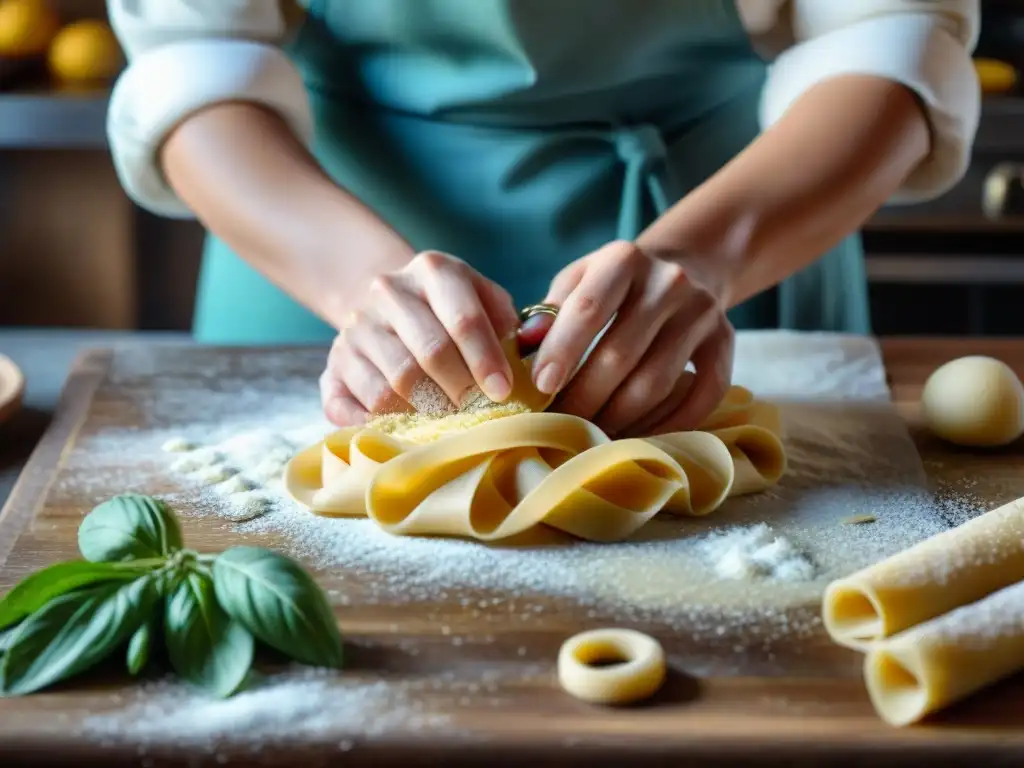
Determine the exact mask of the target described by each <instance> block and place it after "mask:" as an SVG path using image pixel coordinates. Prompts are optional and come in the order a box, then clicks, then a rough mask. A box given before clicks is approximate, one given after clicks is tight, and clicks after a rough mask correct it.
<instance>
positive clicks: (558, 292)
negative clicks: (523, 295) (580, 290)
mask: <svg viewBox="0 0 1024 768" xmlns="http://www.w3.org/2000/svg"><path fill="white" fill-rule="evenodd" d="M586 271H587V260H586V259H578V260H577V261H574V262H572V264H569V265H568V266H566V267H565V268H564V269H563V270H562V271H561V272H559V273H558V274H557V275H555V279H554V280H552V281H551V286H550V287H549V288H548V295H547V296H545V297H544V302H543V303H544V304H550V305H551V306H553V307H560V306H562V305H563V304H564V303H565V300H566V299H567V298H569V294H570V293H572V292H573V291H574V290H576V286H577V285H579V284H580V280H582V279H583V275H584V273H586Z"/></svg>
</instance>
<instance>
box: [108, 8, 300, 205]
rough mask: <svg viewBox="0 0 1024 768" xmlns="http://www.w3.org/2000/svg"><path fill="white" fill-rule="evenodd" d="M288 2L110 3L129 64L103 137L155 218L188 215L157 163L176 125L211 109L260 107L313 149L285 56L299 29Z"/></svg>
mask: <svg viewBox="0 0 1024 768" xmlns="http://www.w3.org/2000/svg"><path fill="white" fill-rule="evenodd" d="M288 2H289V0H284V2H282V3H279V2H276V0H232V1H231V2H227V0H107V10H108V13H109V16H110V22H111V26H112V27H113V29H114V32H115V33H116V35H117V37H118V40H119V41H120V43H121V45H122V47H123V48H124V50H125V53H126V55H127V57H128V62H129V63H128V67H127V69H125V71H124V72H123V73H122V74H121V76H120V77H119V78H118V80H117V82H116V83H115V85H114V90H113V93H112V95H111V100H110V107H109V111H108V115H107V134H108V138H109V140H110V146H111V152H112V154H113V158H114V166H115V168H116V169H117V174H118V177H119V178H120V180H121V184H122V186H123V187H124V189H125V191H126V192H127V194H128V196H129V197H130V198H131V199H132V200H133V201H135V202H136V203H137V204H139V205H140V206H142V207H143V208H146V209H147V210H149V211H152V212H153V213H156V214H158V215H162V216H167V217H176V218H190V217H191V216H192V212H191V211H190V210H189V209H188V207H187V206H186V205H185V204H184V203H183V202H182V201H181V200H180V199H179V198H178V196H177V195H176V194H175V193H174V191H173V190H172V189H171V188H170V186H169V185H168V184H167V182H166V180H165V179H164V176H163V173H162V171H161V169H160V163H159V161H158V157H157V155H158V152H159V149H160V147H161V145H162V144H163V141H164V139H165V138H166V137H167V135H168V133H169V132H170V131H171V130H172V129H173V128H174V127H175V126H176V125H178V124H179V123H180V122H181V121H182V120H184V119H185V118H186V117H188V116H189V115H190V114H193V113H195V112H197V111H198V110H200V109H203V108H204V107H207V106H209V105H211V104H216V103H220V102H225V101H249V102H254V103H257V104H261V105H263V106H265V107H267V108H269V109H272V110H274V111H275V112H277V113H278V114H279V115H281V116H282V117H283V118H284V120H285V121H286V122H287V123H288V125H289V126H291V128H292V130H293V131H294V132H295V134H296V135H297V136H298V137H299V138H300V139H301V140H302V141H303V142H304V143H306V144H307V145H308V144H309V143H311V142H312V139H313V118H312V114H311V112H310V107H309V101H308V96H307V94H306V91H305V88H304V86H303V83H302V78H301V76H300V75H299V72H298V70H297V69H296V68H295V66H294V64H292V62H291V61H290V60H289V59H288V58H287V56H286V55H285V54H284V52H283V51H282V50H281V48H280V44H281V43H282V42H283V41H284V40H285V39H286V38H287V36H288V34H289V33H290V32H291V31H292V29H293V28H294V23H295V20H296V16H295V14H294V12H292V13H289V9H288V8H285V7H284V6H285V5H287V4H288Z"/></svg>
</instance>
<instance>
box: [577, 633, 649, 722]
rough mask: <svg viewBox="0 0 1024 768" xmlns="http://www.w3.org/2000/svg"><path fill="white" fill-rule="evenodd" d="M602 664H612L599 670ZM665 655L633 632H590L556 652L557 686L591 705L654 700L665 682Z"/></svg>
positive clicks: (644, 636) (578, 636) (646, 639)
mask: <svg viewBox="0 0 1024 768" xmlns="http://www.w3.org/2000/svg"><path fill="white" fill-rule="evenodd" d="M602 662H605V663H607V662H612V663H611V664H610V665H609V666H600V665H601V663H602ZM665 674H666V668H665V651H664V650H663V649H662V647H661V644H660V643H659V642H658V641H657V640H655V639H654V638H653V637H650V636H649V635H645V634H643V633H642V632H637V631H636V630H633V629H618V628H612V629H593V630H590V631H588V632H580V633H579V634H578V635H573V636H572V637H570V638H569V639H568V640H566V641H565V642H564V643H563V644H562V648H561V650H560V651H559V652H558V682H559V683H560V684H561V686H562V688H563V689H564V690H565V691H566V693H568V694H570V695H571V696H575V697H576V698H577V699H581V700H582V701H588V702H590V703H592V704H630V703H632V702H635V701H641V700H642V699H646V698H649V697H650V696H653V695H654V693H655V692H657V690H658V689H659V688H661V686H662V683H664V682H665Z"/></svg>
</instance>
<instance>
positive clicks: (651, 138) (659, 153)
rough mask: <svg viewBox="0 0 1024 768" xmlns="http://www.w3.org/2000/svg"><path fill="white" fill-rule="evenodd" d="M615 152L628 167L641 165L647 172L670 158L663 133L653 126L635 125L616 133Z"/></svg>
mask: <svg viewBox="0 0 1024 768" xmlns="http://www.w3.org/2000/svg"><path fill="white" fill-rule="evenodd" d="M615 150H616V151H617V152H618V153H619V159H621V160H622V162H624V163H626V164H627V165H634V164H636V165H639V166H641V167H642V168H643V169H644V170H647V169H648V168H650V167H651V166H652V165H654V164H655V163H658V162H663V161H664V160H665V159H666V158H667V157H668V147H666V146H665V141H664V140H663V139H662V138H661V132H660V131H659V130H658V129H657V128H655V127H654V126H653V125H635V126H630V127H628V128H620V129H618V130H617V131H616V132H615Z"/></svg>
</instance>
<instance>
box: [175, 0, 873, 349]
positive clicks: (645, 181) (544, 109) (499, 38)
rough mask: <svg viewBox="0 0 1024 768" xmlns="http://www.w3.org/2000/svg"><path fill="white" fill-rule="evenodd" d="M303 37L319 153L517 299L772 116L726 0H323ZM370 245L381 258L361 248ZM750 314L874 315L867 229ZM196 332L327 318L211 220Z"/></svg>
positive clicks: (347, 181)
mask: <svg viewBox="0 0 1024 768" xmlns="http://www.w3.org/2000/svg"><path fill="white" fill-rule="evenodd" d="M308 10H309V15H308V20H307V22H306V24H305V25H304V27H303V29H302V31H301V33H300V34H299V36H298V38H297V39H296V41H295V42H294V44H293V46H292V50H291V53H292V55H293V57H294V60H295V61H296V63H297V64H298V66H299V68H300V69H301V70H302V72H303V76H304V79H305V82H306V85H307V87H308V88H309V91H310V93H311V97H312V106H313V110H314V115H315V118H316V124H317V143H316V147H315V153H316V155H317V157H318V159H319V160H320V162H321V163H322V164H323V165H324V167H325V169H326V170H327V172H328V173H329V174H330V175H331V176H332V177H333V178H334V179H335V180H336V181H337V183H338V184H339V185H341V186H343V187H344V188H346V189H348V190H349V191H350V192H351V193H353V194H354V195H356V196H357V197H358V198H360V199H361V200H363V201H364V202H365V203H366V204H368V205H369V206H370V207H371V208H373V209H374V210H376V211H377V212H378V213H379V214H380V215H381V216H382V217H383V218H384V219H385V220H386V221H388V222H389V223H390V224H391V225H392V226H393V227H395V229H396V230H398V231H399V232H400V233H401V234H402V235H403V236H404V237H406V238H407V239H408V240H409V242H411V243H412V244H413V246H414V247H415V248H417V249H435V250H441V251H445V252H447V253H451V254H455V255H457V256H459V257H460V258H462V259H464V260H466V261H467V262H469V263H470V264H472V265H473V266H474V267H475V268H476V269H478V270H479V271H480V272H482V273H483V274H484V275H486V276H487V277H489V278H490V279H492V280H494V281H496V282H497V283H499V284H501V285H503V286H504V287H505V288H506V289H508V290H509V291H510V292H511V293H512V295H513V296H514V298H515V300H516V302H517V303H518V304H519V305H525V304H528V303H533V302H536V301H539V300H540V299H542V298H543V297H544V295H545V293H546V292H547V289H548V285H549V283H550V281H551V279H552V277H554V275H555V274H556V273H557V272H558V271H559V270H560V269H562V268H563V267H564V266H565V265H566V264H568V263H569V262H571V261H573V260H575V259H577V258H579V257H580V256H583V255H585V254H586V253H588V252H590V251H592V250H594V249H596V248H598V247H599V246H601V245H603V244H604V243H606V242H608V241H610V240H613V239H615V238H624V239H633V238H635V237H636V236H637V234H638V233H639V232H640V231H641V230H643V229H644V228H645V227H646V226H647V225H648V224H649V223H650V222H651V221H653V220H654V218H656V217H657V216H658V215H659V214H660V213H661V212H663V211H664V210H665V209H666V208H668V207H669V206H670V205H672V204H673V203H674V202H675V201H676V200H678V199H679V198H680V197H682V196H683V195H685V194H687V193H688V192H689V191H690V190H692V189H693V188H695V187H696V186H697V185H698V184H700V183H701V182H702V181H704V180H705V179H706V178H707V177H708V176H710V175H711V174H713V173H714V172H715V171H717V170H718V169H719V168H721V167H722V165H724V164H725V163H726V162H728V161H729V160H730V159H731V158H732V157H734V156H735V155H736V154H737V153H738V152H740V151H741V150H742V149H743V148H744V147H745V146H746V145H747V144H748V143H749V142H750V141H751V140H752V139H753V138H754V137H755V136H756V135H757V133H758V125H757V106H758V100H759V98H760V93H761V88H762V84H763V82H764V78H765V65H764V63H763V62H762V61H761V60H760V59H759V58H758V57H757V55H756V54H755V53H754V52H753V50H752V48H751V46H750V43H749V40H748V37H747V34H746V32H745V30H744V29H743V26H742V24H741V22H740V20H739V17H738V16H737V14H736V10H735V4H734V2H730V1H729V0H641V2H633V0H597V1H595V0H321V1H318V0H312V2H311V3H310V4H309V9H308ZM366 258H373V255H372V254H366ZM731 318H732V320H733V323H734V324H735V325H736V327H737V328H791V329H800V330H831V331H847V332H855V333H867V332H869V315H868V302H867V282H866V279H865V273H864V265H863V256H862V253H861V249H860V244H859V239H858V238H857V237H850V238H849V239H847V240H846V241H845V242H843V243H842V244H841V245H839V246H838V247H837V248H835V249H833V250H832V251H830V252H829V253H827V254H825V255H824V256H823V257H822V258H821V259H820V260H819V261H817V262H816V263H815V264H814V265H812V266H810V267H808V268H807V269H805V270H804V271H802V272H801V273H799V274H797V275H795V276H793V277H791V278H790V279H788V280H786V281H785V282H784V283H783V284H782V285H780V286H778V287H777V288H774V289H772V290H769V291H766V292H764V293H763V294H761V295H759V296H756V297H754V298H753V299H751V300H750V301H748V302H746V303H745V304H743V305H741V306H739V307H736V308H735V309H734V310H732V312H731ZM194 333H195V335H196V337H197V338H198V339H199V340H200V341H204V342H216V343H226V344H259V343H303V342H317V341H327V340H329V339H330V338H331V337H332V336H333V331H332V329H331V328H330V327H328V326H327V325H326V324H324V323H323V322H321V321H320V320H319V319H317V318H316V317H315V316H314V315H313V314H312V313H310V312H309V311H308V310H306V309H305V308H303V307H302V306H300V305H298V304H297V303H296V302H294V301H293V300H292V299H291V298H289V297H288V296H287V295H286V294H285V293H283V292H282V291H281V290H280V289H278V288H277V287H275V286H274V285H273V284H272V283H270V282H269V281H268V280H266V279H265V278H264V277H262V276H261V275H260V274H259V273H258V272H256V271H255V270H253V269H252V268H251V267H249V266H248V265H247V264H246V263H245V262H244V261H242V260H241V259H240V258H239V257H238V256H236V255H235V254H234V253H232V252H231V251H230V250H229V249H228V248H227V247H226V246H225V245H224V244H223V243H222V242H220V241H219V240H217V239H216V238H210V239H209V241H208V243H207V247H206V252H205V255H204V260H203V267H202V273H201V276H200V283H199V290H198V298H197V308H196V317H195V326H194Z"/></svg>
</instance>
